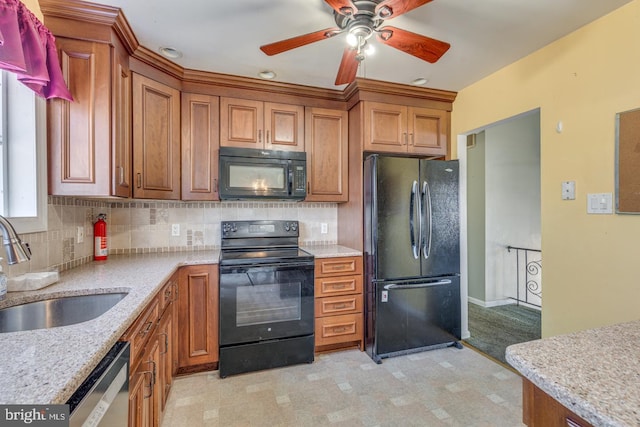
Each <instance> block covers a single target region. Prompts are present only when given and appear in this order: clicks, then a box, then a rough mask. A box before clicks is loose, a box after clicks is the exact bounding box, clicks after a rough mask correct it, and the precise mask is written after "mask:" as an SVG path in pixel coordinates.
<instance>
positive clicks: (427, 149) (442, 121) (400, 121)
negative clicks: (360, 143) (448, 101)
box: [363, 101, 449, 156]
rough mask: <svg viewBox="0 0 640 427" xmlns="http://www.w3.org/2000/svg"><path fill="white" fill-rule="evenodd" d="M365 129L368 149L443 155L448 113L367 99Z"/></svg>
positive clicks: (365, 103)
mask: <svg viewBox="0 0 640 427" xmlns="http://www.w3.org/2000/svg"><path fill="white" fill-rule="evenodd" d="M363 131H364V149H365V151H374V152H386V153H400V154H424V155H429V156H444V155H446V154H447V135H448V132H449V113H448V112H447V111H444V110H435V109H430V108H422V107H408V106H405V105H394V104H385V103H380V102H368V101H365V102H364V129H363Z"/></svg>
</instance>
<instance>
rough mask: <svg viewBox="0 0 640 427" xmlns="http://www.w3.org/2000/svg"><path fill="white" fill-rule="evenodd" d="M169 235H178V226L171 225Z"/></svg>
mask: <svg viewBox="0 0 640 427" xmlns="http://www.w3.org/2000/svg"><path fill="white" fill-rule="evenodd" d="M171 235H172V236H179V235H180V224H171Z"/></svg>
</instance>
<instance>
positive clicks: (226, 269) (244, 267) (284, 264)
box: [220, 262, 314, 273]
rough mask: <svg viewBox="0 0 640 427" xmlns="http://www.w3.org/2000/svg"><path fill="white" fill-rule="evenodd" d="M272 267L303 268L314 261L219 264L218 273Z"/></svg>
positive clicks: (311, 265)
mask: <svg viewBox="0 0 640 427" xmlns="http://www.w3.org/2000/svg"><path fill="white" fill-rule="evenodd" d="M274 267H276V268H277V267H300V268H305V267H314V263H313V262H305V263H300V262H278V263H271V264H249V265H244V264H236V265H225V266H220V273H225V272H231V271H232V270H236V269H242V270H253V269H260V268H274Z"/></svg>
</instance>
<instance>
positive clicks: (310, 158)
mask: <svg viewBox="0 0 640 427" xmlns="http://www.w3.org/2000/svg"><path fill="white" fill-rule="evenodd" d="M347 117H348V113H347V112H346V111H337V110H327V109H322V108H307V110H306V120H305V121H306V123H305V135H306V137H305V146H306V150H307V179H308V188H307V190H308V191H307V197H306V199H305V200H306V201H308V202H346V201H347V200H348V199H349V188H348V187H349V171H348V155H349V147H348V131H349V129H348V118H347Z"/></svg>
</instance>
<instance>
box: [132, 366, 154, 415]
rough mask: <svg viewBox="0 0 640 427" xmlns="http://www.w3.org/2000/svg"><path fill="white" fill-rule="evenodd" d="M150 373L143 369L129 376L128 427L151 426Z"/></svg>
mask: <svg viewBox="0 0 640 427" xmlns="http://www.w3.org/2000/svg"><path fill="white" fill-rule="evenodd" d="M151 375H152V373H151V371H145V370H144V369H143V368H142V369H138V370H136V372H134V373H133V375H131V381H130V385H129V427H150V426H151V409H150V402H151V389H152V387H151V384H152V383H151V382H152V377H151Z"/></svg>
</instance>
